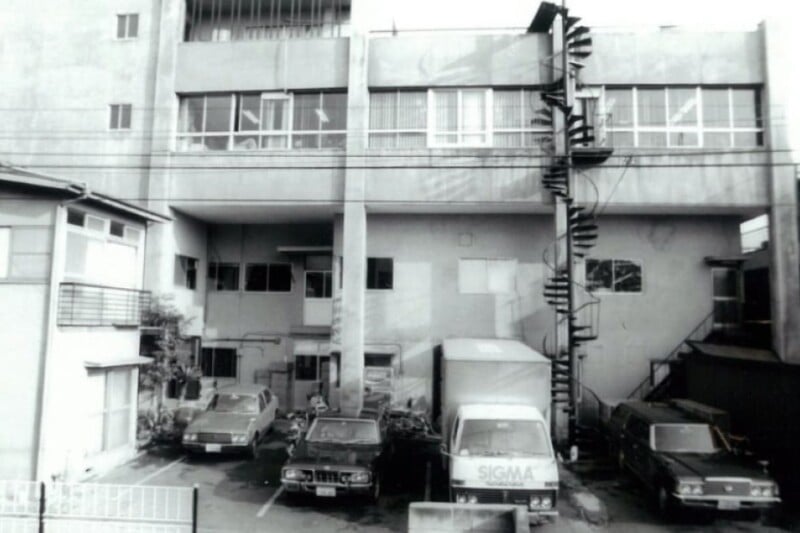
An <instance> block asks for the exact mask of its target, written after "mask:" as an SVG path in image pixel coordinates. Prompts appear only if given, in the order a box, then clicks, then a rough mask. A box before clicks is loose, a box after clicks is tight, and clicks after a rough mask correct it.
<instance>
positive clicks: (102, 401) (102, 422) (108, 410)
mask: <svg viewBox="0 0 800 533" xmlns="http://www.w3.org/2000/svg"><path fill="white" fill-rule="evenodd" d="M132 386H133V379H132V371H131V370H130V369H128V368H120V369H114V370H109V371H107V372H93V373H91V374H89V381H88V383H87V395H88V397H89V398H90V401H91V405H93V406H97V407H98V410H97V411H95V412H92V413H89V420H88V424H87V425H88V430H89V431H88V437H89V446H88V450H87V451H88V452H89V453H100V452H104V451H108V450H114V449H116V448H119V447H121V446H125V445H127V444H130V443H131V441H132V438H133V435H132V432H131V420H132V415H133V407H134V406H133V405H132V402H131V395H132V392H133V390H132Z"/></svg>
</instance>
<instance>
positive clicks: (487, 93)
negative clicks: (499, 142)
mask: <svg viewBox="0 0 800 533" xmlns="http://www.w3.org/2000/svg"><path fill="white" fill-rule="evenodd" d="M447 91H455V92H456V129H455V131H450V130H437V129H436V92H447ZM465 92H474V93H480V92H483V96H484V99H483V120H484V124H485V129H484V130H482V131H480V130H478V131H472V130H470V131H464V130H463V122H464V117H463V102H464V93H465ZM493 110H494V98H493V94H492V89H491V88H490V87H487V88H481V87H449V88H448V87H441V88H430V89H428V143H427V144H428V148H490V147H492V146H493V141H494V139H493V136H492V126H493V120H494V117H493ZM480 134H482V135H483V136H484V140H483V142H463V139H462V137H463V136H476V135H480ZM443 135H455V136H456V142H455V143H442V142H437V141H436V137H437V136H443Z"/></svg>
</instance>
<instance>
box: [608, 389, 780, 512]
mask: <svg viewBox="0 0 800 533" xmlns="http://www.w3.org/2000/svg"><path fill="white" fill-rule="evenodd" d="M608 437H609V444H610V448H611V450H612V453H613V454H614V456H615V458H616V460H617V462H618V464H619V467H620V468H621V469H623V470H627V471H630V472H631V473H633V474H634V475H635V476H636V477H637V478H639V479H640V480H641V481H642V482H643V483H644V484H645V485H646V486H647V487H649V488H650V489H652V491H653V493H654V494H655V495H656V497H657V503H658V506H659V509H660V510H661V511H662V512H664V513H667V514H668V513H669V511H670V510H671V509H672V508H673V507H675V506H679V507H685V508H703V509H715V510H719V511H738V510H766V509H769V508H771V507H773V506H775V505H776V504H778V503H779V502H780V497H779V491H778V485H777V484H776V483H775V481H774V480H773V479H772V478H771V477H770V476H769V475H768V474H767V473H766V472H765V471H764V468H762V467H761V466H760V465H759V464H758V463H757V462H756V461H754V460H752V459H751V458H748V457H745V456H741V455H737V454H734V453H733V452H732V451H731V448H730V446H729V445H728V443H727V441H726V439H725V436H724V435H723V434H722V432H721V431H719V430H718V429H717V428H716V427H715V426H713V425H710V424H708V423H706V422H705V421H703V420H702V419H699V418H698V417H696V416H693V415H692V414H691V413H688V412H685V411H681V410H680V409H678V408H676V407H675V406H673V405H669V404H664V403H646V402H636V401H631V402H624V403H622V404H620V405H618V406H617V407H616V409H615V410H614V412H613V413H612V415H611V419H610V420H609V423H608Z"/></svg>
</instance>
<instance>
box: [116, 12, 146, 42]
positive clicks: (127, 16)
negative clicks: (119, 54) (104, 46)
mask: <svg viewBox="0 0 800 533" xmlns="http://www.w3.org/2000/svg"><path fill="white" fill-rule="evenodd" d="M134 19H135V20H136V33H134V34H133V35H131V21H132V20H134ZM123 20H124V24H123V28H124V31H123V35H120V34H119V30H120V22H121V21H123ZM139 22H140V20H139V13H117V27H116V38H115V40H117V41H132V40H135V39H138V38H139Z"/></svg>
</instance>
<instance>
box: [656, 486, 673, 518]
mask: <svg viewBox="0 0 800 533" xmlns="http://www.w3.org/2000/svg"><path fill="white" fill-rule="evenodd" d="M656 505H657V506H658V513H659V514H660V515H661V517H662V518H664V519H665V520H672V519H674V518H676V516H675V504H674V502H673V501H672V498H670V495H669V491H668V490H667V488H666V487H665V486H664V485H661V486H660V487H659V488H658V492H657V493H656Z"/></svg>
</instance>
